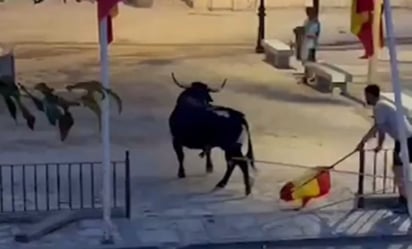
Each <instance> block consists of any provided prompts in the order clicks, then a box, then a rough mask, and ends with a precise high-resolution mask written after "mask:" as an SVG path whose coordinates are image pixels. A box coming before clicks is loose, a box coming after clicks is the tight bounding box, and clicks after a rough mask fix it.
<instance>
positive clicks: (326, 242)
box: [119, 234, 411, 249]
mask: <svg viewBox="0 0 412 249" xmlns="http://www.w3.org/2000/svg"><path fill="white" fill-rule="evenodd" d="M410 238H411V235H410V234H395V235H367V236H343V237H330V238H307V239H290V240H271V241H251V242H232V243H231V242H229V243H216V244H198V245H190V246H184V247H179V249H220V248H222V249H223V248H228V247H229V248H236V249H243V248H244V249H254V248H256V249H262V248H268V247H269V248H278V247H282V248H284V247H291V248H308V247H315V246H322V247H328V246H333V247H336V246H359V245H367V244H368V245H375V244H379V245H389V244H395V243H405V242H407V243H410ZM119 249H120V248H119ZM125 249H126V248H125ZM130 249H131V248H130Z"/></svg>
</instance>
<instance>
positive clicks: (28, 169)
mask: <svg viewBox="0 0 412 249" xmlns="http://www.w3.org/2000/svg"><path fill="white" fill-rule="evenodd" d="M112 166H113V167H112V169H113V170H112V182H113V188H112V194H113V196H112V197H113V198H112V200H113V202H112V207H113V208H124V209H125V213H126V216H127V217H130V204H131V202H130V198H131V197H130V158H129V152H128V151H126V153H125V158H124V160H121V161H113V162H112ZM101 170H102V164H101V162H56V163H27V164H0V213H7V212H12V213H16V212H28V211H55V210H67V209H69V210H76V209H86V208H99V207H101V193H100V192H99V190H101V189H102V187H101V183H102V182H101Z"/></svg>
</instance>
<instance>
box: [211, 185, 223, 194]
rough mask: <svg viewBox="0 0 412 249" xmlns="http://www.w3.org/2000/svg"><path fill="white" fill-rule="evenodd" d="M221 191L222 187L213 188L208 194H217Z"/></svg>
mask: <svg viewBox="0 0 412 249" xmlns="http://www.w3.org/2000/svg"><path fill="white" fill-rule="evenodd" d="M222 189H223V187H220V186H215V187H214V188H213V189H212V191H210V192H211V193H214V192H217V191H219V190H222Z"/></svg>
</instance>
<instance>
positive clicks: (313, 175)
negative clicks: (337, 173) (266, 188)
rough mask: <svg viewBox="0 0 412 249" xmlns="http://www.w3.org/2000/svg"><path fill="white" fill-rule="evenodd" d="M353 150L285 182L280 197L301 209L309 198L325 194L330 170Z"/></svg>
mask: <svg viewBox="0 0 412 249" xmlns="http://www.w3.org/2000/svg"><path fill="white" fill-rule="evenodd" d="M355 152H356V150H354V151H351V152H350V153H348V154H347V155H345V156H344V157H342V158H340V159H339V160H338V161H336V162H335V163H334V164H332V165H330V166H329V167H314V168H311V169H309V170H308V171H306V172H305V174H304V175H302V176H301V177H299V178H297V179H295V180H292V181H289V182H287V183H286V184H285V185H283V187H282V188H281V190H280V193H279V196H280V199H281V200H283V201H286V202H295V204H297V206H298V208H296V209H301V208H304V207H305V206H306V204H307V203H308V202H309V201H310V200H312V199H314V198H318V197H322V196H325V195H327V194H328V193H329V192H330V189H331V177H330V171H331V170H332V169H333V168H334V167H336V166H337V165H338V164H340V163H341V162H343V161H344V160H346V159H347V158H349V157H350V156H352V155H353V154H354V153H355Z"/></svg>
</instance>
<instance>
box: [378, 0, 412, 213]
mask: <svg viewBox="0 0 412 249" xmlns="http://www.w3.org/2000/svg"><path fill="white" fill-rule="evenodd" d="M384 13H385V24H386V33H387V36H388V47H389V55H390V62H391V74H392V87H393V93H394V95H395V105H396V110H397V111H396V121H397V124H398V130H399V136H400V143H401V158H402V162H403V165H402V166H403V174H404V184H405V191H406V195H407V199H408V211H409V214H410V215H411V214H412V188H411V186H412V185H411V184H412V177H411V175H410V174H409V173H410V172H411V170H410V168H409V167H410V166H409V153H408V144H407V141H406V132H405V131H406V127H405V123H404V117H405V116H404V110H403V105H402V94H401V92H402V91H401V90H402V89H401V83H400V78H399V70H398V61H397V54H396V39H395V32H394V27H393V20H392V9H391V3H390V0H384Z"/></svg>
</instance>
